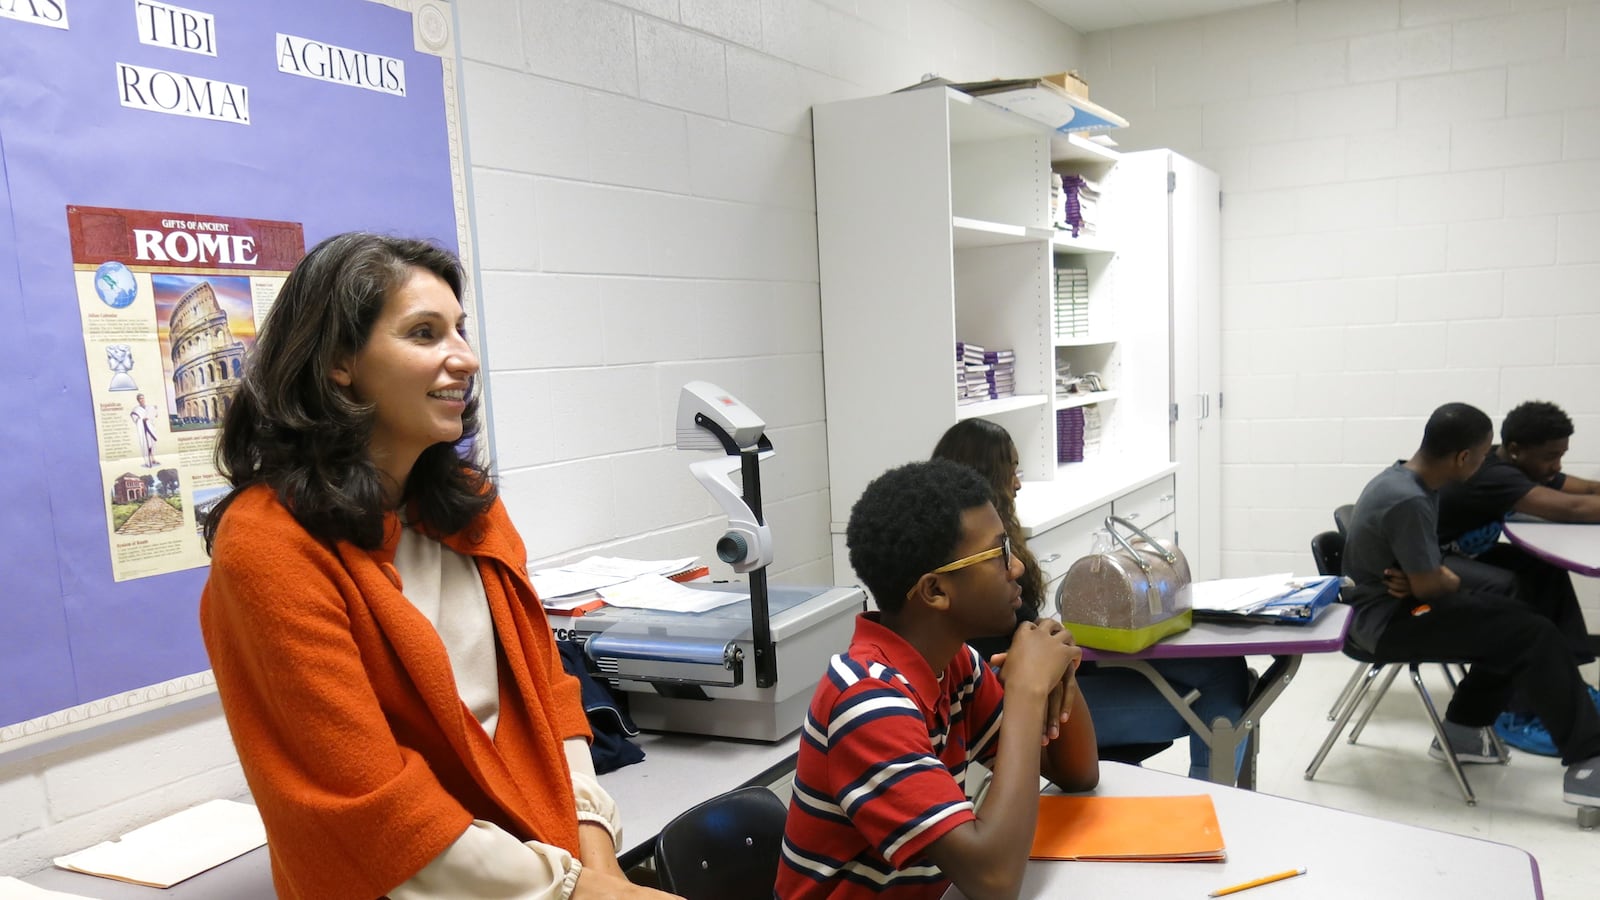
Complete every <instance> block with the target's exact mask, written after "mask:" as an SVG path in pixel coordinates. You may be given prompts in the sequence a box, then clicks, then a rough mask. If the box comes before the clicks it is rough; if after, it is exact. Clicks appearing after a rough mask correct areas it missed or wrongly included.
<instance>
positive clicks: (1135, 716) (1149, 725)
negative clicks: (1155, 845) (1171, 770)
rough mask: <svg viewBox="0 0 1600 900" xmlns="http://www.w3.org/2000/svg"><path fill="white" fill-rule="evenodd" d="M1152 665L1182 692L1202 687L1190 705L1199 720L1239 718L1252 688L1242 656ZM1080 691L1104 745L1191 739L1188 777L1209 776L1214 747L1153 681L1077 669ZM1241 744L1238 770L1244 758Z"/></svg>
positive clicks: (1121, 673)
mask: <svg viewBox="0 0 1600 900" xmlns="http://www.w3.org/2000/svg"><path fill="white" fill-rule="evenodd" d="M1150 665H1151V666H1152V667H1154V668H1155V670H1156V671H1157V672H1160V673H1161V676H1162V677H1163V678H1165V679H1167V681H1168V682H1170V683H1171V684H1172V687H1173V690H1175V691H1177V692H1178V696H1180V697H1182V696H1186V695H1187V694H1188V693H1189V692H1190V691H1191V690H1198V691H1199V692H1200V696H1199V697H1198V698H1197V699H1196V700H1195V701H1194V704H1193V705H1192V706H1191V707H1190V708H1191V709H1193V710H1194V711H1195V713H1196V714H1197V715H1198V716H1199V717H1200V721H1202V722H1205V723H1207V724H1210V723H1211V721H1212V720H1214V719H1215V718H1216V717H1218V716H1225V717H1227V719H1228V720H1229V721H1232V722H1237V721H1238V720H1239V716H1240V714H1241V713H1242V712H1243V711H1244V703H1245V699H1246V696H1247V694H1248V692H1249V689H1250V673H1249V670H1248V669H1247V668H1246V667H1245V662H1244V659H1243V658H1242V657H1236V656H1235V657H1220V658H1215V659H1160V660H1151V662H1150ZM1078 689H1079V690H1081V691H1082V692H1083V698H1084V700H1085V701H1086V702H1087V703H1088V705H1089V715H1090V716H1091V717H1092V718H1093V719H1094V733H1095V740H1096V742H1097V743H1099V745H1100V746H1102V747H1109V746H1114V745H1117V744H1147V743H1156V742H1159V741H1171V740H1176V739H1177V738H1180V737H1188V738H1189V777H1190V778H1207V777H1209V775H1210V772H1211V748H1210V747H1207V746H1206V743H1205V741H1203V740H1201V739H1200V738H1198V737H1196V736H1194V733H1193V731H1192V730H1191V729H1190V728H1189V723H1187V722H1185V721H1184V720H1183V717H1182V716H1180V715H1178V711H1177V710H1175V709H1173V708H1172V704H1170V703H1168V702H1167V701H1166V698H1164V697H1162V696H1161V694H1160V693H1159V692H1158V691H1156V689H1155V685H1152V684H1151V683H1150V681H1149V679H1147V678H1145V677H1144V676H1143V675H1140V674H1139V673H1138V672H1134V671H1130V670H1128V669H1109V668H1103V667H1099V666H1096V667H1094V668H1087V667H1086V668H1085V669H1083V670H1080V671H1079V673H1078ZM1244 750H1245V747H1244V744H1243V743H1240V745H1239V749H1238V758H1237V759H1235V760H1234V773H1235V775H1236V776H1237V774H1238V771H1239V766H1240V765H1241V764H1242V763H1243V762H1244Z"/></svg>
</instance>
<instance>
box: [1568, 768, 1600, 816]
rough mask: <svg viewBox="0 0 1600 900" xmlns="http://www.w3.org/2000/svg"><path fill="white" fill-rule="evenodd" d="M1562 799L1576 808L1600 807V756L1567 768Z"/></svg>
mask: <svg viewBox="0 0 1600 900" xmlns="http://www.w3.org/2000/svg"><path fill="white" fill-rule="evenodd" d="M1561 799H1563V800H1565V801H1567V802H1568V803H1571V804H1572V805H1574V806H1600V756H1591V757H1589V758H1588V759H1585V760H1583V761H1581V762H1575V763H1573V764H1572V765H1570V766H1567V775H1566V777H1565V778H1564V779H1562V781H1561Z"/></svg>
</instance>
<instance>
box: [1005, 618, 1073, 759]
mask: <svg viewBox="0 0 1600 900" xmlns="http://www.w3.org/2000/svg"><path fill="white" fill-rule="evenodd" d="M1082 661H1083V648H1081V647H1079V646H1078V645H1077V642H1075V641H1074V640H1073V639H1072V632H1071V631H1070V630H1068V628H1067V626H1065V625H1063V624H1061V623H1060V622H1057V621H1056V620H1055V619H1040V620H1039V621H1037V622H1023V623H1022V624H1021V625H1019V626H1017V630H1016V631H1015V632H1013V633H1012V636H1011V647H1010V649H1008V650H1007V651H1006V652H1005V653H996V654H995V655H994V656H991V657H990V658H989V665H990V666H991V667H993V668H994V669H995V671H996V673H997V674H998V675H999V678H1000V683H1001V684H1003V685H1005V688H1006V694H1007V696H1015V695H1017V694H1020V693H1023V692H1028V693H1035V694H1039V695H1045V696H1046V697H1047V699H1046V701H1045V704H1044V706H1045V717H1044V722H1043V723H1042V726H1043V727H1042V729H1041V734H1040V736H1039V746H1041V747H1043V746H1046V745H1048V744H1049V743H1050V742H1051V741H1053V740H1055V739H1056V738H1058V737H1060V736H1061V726H1063V725H1065V724H1067V720H1068V719H1069V718H1071V715H1072V706H1073V703H1074V701H1075V700H1076V699H1077V696H1076V695H1077V692H1078V682H1077V679H1076V678H1075V677H1074V676H1075V675H1076V674H1077V671H1078V665H1079V663H1081V662H1082Z"/></svg>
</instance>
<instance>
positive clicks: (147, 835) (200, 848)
mask: <svg viewBox="0 0 1600 900" xmlns="http://www.w3.org/2000/svg"><path fill="white" fill-rule="evenodd" d="M266 842H267V830H266V827H265V826H263V825H262V824H261V814H260V813H259V812H257V811H256V808H255V807H254V806H251V805H250V804H248V803H240V802H239V801H237V800H210V801H207V802H205V803H202V804H200V805H199V806H195V807H191V808H189V809H186V810H184V811H183V812H180V813H175V814H173V815H170V816H167V817H166V818H165V819H161V820H159V821H156V822H151V823H150V824H149V825H146V826H144V827H143V828H135V829H134V830H132V831H130V832H128V833H127V834H125V835H123V836H122V837H121V838H120V839H118V840H115V841H106V842H105V843H103V844H97V845H95V846H93V847H90V848H89V849H87V850H79V851H78V852H77V853H69V854H67V855H66V856H58V857H56V859H55V864H56V866H57V867H59V868H62V869H68V870H70V871H73V872H83V873H84V874H86V875H99V876H100V877H102V878H114V879H116V880H118V881H127V882H132V883H133V884H142V885H145V886H146V887H157V888H168V887H172V886H173V885H175V884H177V883H178V882H180V881H183V880H184V879H186V878H191V877H193V876H195V875H198V874H200V873H201V872H204V871H206V870H207V869H211V868H215V867H216V866H220V865H222V864H223V863H225V862H227V861H228V860H230V859H233V858H234V857H237V856H242V855H244V854H246V853H249V852H250V851H251V850H254V849H255V848H257V847H260V846H261V845H263V844H265V843H266Z"/></svg>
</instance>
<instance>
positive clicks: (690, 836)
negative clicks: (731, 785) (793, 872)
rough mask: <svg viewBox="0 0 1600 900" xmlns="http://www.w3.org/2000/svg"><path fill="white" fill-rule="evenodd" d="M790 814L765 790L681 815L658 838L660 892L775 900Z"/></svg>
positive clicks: (691, 897)
mask: <svg viewBox="0 0 1600 900" xmlns="http://www.w3.org/2000/svg"><path fill="white" fill-rule="evenodd" d="M788 814H789V810H788V807H786V806H784V803H783V801H782V800H779V799H778V797H777V795H776V794H774V793H772V791H770V790H768V789H766V788H764V787H746V788H739V789H738V790H734V791H729V792H728V793H726V794H722V795H720V796H717V797H712V798H711V799H710V800H707V801H705V802H704V803H701V804H700V805H698V806H696V807H694V808H692V809H690V810H688V811H687V812H684V813H682V814H680V815H679V816H678V817H677V818H675V819H673V820H672V821H671V822H668V823H667V826H666V827H665V828H663V829H661V834H660V836H659V837H657V838H656V853H655V863H656V875H657V877H658V878H659V879H660V881H661V889H662V890H664V891H666V892H668V893H671V894H677V895H679V896H681V897H685V898H687V900H771V898H772V887H773V885H774V884H775V883H776V882H777V880H778V854H779V853H780V852H781V850H782V846H783V823H784V820H785V819H786V818H787V817H788Z"/></svg>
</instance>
